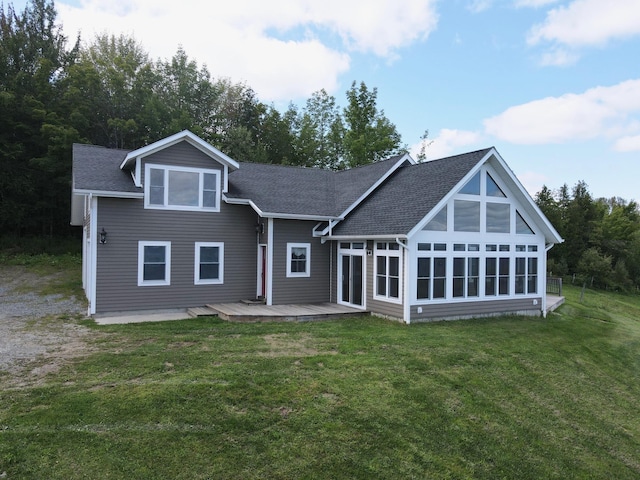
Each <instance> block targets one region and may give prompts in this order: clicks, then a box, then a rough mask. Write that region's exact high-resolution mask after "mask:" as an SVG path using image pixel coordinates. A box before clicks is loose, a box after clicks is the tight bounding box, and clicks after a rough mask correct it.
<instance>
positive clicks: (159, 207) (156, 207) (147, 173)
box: [144, 163, 222, 212]
mask: <svg viewBox="0 0 640 480" xmlns="http://www.w3.org/2000/svg"><path fill="white" fill-rule="evenodd" d="M151 169H154V170H162V171H163V172H164V175H163V179H164V201H163V204H162V205H159V204H152V203H150V197H151V185H150V182H151V175H150V171H151ZM170 172H187V173H193V174H198V205H197V206H189V205H171V204H169V175H170ZM221 173H222V172H221V171H220V170H210V169H204V168H192V167H176V166H172V165H156V164H153V163H147V164H145V166H144V191H145V194H144V208H147V209H153V210H181V211H196V212H219V211H220V199H221V196H222V192H221V191H220V189H221V182H220V175H221ZM205 175H214V176H215V177H216V180H215V182H216V206H215V207H205V206H203V202H204V198H203V192H204V176H205Z"/></svg>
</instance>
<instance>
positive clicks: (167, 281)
mask: <svg viewBox="0 0 640 480" xmlns="http://www.w3.org/2000/svg"><path fill="white" fill-rule="evenodd" d="M144 247H165V253H164V261H165V265H164V280H145V279H144ZM160 285H171V242H164V241H162V242H160V241H146V240H140V241H138V286H139V287H150V286H160Z"/></svg>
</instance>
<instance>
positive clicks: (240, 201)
mask: <svg viewBox="0 0 640 480" xmlns="http://www.w3.org/2000/svg"><path fill="white" fill-rule="evenodd" d="M222 200H223V201H224V202H225V203H228V204H231V205H249V206H251V208H253V210H254V211H255V212H256V213H257V214H258V215H259V216H261V217H263V218H275V219H279V220H316V221H318V222H328V221H331V220H342V219H343V218H342V217H329V216H326V215H304V214H298V213H277V212H263V211H262V210H260V207H258V206H257V205H256V204H255V203H254V202H253V200H249V199H246V198H229V197H227V196H226V195H223V196H222Z"/></svg>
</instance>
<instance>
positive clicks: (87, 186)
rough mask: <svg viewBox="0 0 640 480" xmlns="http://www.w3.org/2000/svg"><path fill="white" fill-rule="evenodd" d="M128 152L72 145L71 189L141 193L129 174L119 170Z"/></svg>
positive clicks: (93, 146)
mask: <svg viewBox="0 0 640 480" xmlns="http://www.w3.org/2000/svg"><path fill="white" fill-rule="evenodd" d="M127 153H129V150H117V149H113V148H105V147H97V146H95V145H80V144H77V143H74V144H73V188H74V190H91V191H102V192H126V193H131V192H138V193H139V192H142V189H141V188H138V187H136V186H135V185H134V183H133V180H132V178H131V174H130V173H129V172H128V171H123V170H120V164H121V163H122V161H123V160H124V157H126V156H127Z"/></svg>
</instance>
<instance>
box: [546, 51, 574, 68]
mask: <svg viewBox="0 0 640 480" xmlns="http://www.w3.org/2000/svg"><path fill="white" fill-rule="evenodd" d="M577 61H578V55H577V54H576V53H575V52H572V51H569V50H566V49H564V48H552V49H551V50H549V51H548V52H546V53H544V54H543V55H542V58H541V60H540V64H541V65H542V66H544V67H565V66H568V65H573V64H575V63H576V62H577Z"/></svg>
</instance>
